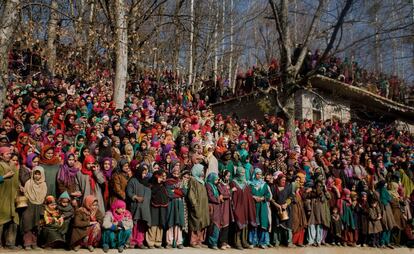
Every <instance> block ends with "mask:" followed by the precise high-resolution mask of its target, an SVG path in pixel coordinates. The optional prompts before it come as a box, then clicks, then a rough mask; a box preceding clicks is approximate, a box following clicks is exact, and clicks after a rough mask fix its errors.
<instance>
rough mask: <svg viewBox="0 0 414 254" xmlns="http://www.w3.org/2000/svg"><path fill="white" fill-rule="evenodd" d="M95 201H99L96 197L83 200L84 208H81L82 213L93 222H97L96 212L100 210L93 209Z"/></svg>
mask: <svg viewBox="0 0 414 254" xmlns="http://www.w3.org/2000/svg"><path fill="white" fill-rule="evenodd" d="M95 201H98V199H96V197H95V196H93V195H88V196H86V197H85V199H84V200H83V204H82V205H83V206H82V207H81V208H79V209H80V210H81V211H83V212H84V213H85V214H86V215H88V216H89V218H90V220H91V221H96V212H97V211H98V208H93V207H92V205H93V203H94V202H95Z"/></svg>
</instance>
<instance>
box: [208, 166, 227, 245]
mask: <svg viewBox="0 0 414 254" xmlns="http://www.w3.org/2000/svg"><path fill="white" fill-rule="evenodd" d="M218 180H219V177H218V175H217V173H215V172H212V173H210V174H209V175H208V176H207V183H206V189H207V195H208V210H209V213H210V227H209V229H208V233H207V235H208V238H207V242H208V245H209V247H210V248H212V249H215V250H217V249H218V247H217V245H218V240H219V235H220V221H221V220H220V219H221V216H222V215H221V210H220V204H221V203H222V202H223V196H222V195H220V193H219V190H218V188H217V184H218V182H219V181H218Z"/></svg>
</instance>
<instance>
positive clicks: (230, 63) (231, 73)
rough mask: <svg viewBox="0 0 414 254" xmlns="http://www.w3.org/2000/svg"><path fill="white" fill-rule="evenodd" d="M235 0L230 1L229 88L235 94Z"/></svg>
mask: <svg viewBox="0 0 414 254" xmlns="http://www.w3.org/2000/svg"><path fill="white" fill-rule="evenodd" d="M233 18H234V15H233V0H230V59H229V76H228V79H229V86H230V88H231V89H232V91H233V92H234V85H233V77H232V76H233V47H234V46H233V30H234V20H233Z"/></svg>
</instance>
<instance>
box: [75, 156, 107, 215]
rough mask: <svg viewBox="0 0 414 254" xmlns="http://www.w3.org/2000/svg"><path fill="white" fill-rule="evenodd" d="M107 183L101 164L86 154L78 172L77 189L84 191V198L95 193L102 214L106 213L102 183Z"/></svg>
mask: <svg viewBox="0 0 414 254" xmlns="http://www.w3.org/2000/svg"><path fill="white" fill-rule="evenodd" d="M104 183H105V177H104V176H103V174H102V172H101V170H100V169H99V165H98V164H97V163H96V162H95V158H94V157H93V156H92V155H88V156H86V158H85V160H84V161H83V164H82V169H81V170H80V171H79V172H78V173H77V174H76V190H78V191H80V192H81V193H82V197H83V200H85V197H86V196H88V195H93V196H95V197H96V198H97V200H98V207H99V210H100V211H101V213H102V214H104V213H105V207H104V204H105V203H104V199H103V195H102V188H101V185H102V184H104Z"/></svg>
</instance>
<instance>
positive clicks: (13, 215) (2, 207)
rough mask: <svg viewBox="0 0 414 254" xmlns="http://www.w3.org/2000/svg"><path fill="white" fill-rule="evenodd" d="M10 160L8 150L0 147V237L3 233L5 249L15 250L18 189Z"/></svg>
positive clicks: (16, 174) (17, 178) (16, 172)
mask: <svg viewBox="0 0 414 254" xmlns="http://www.w3.org/2000/svg"><path fill="white" fill-rule="evenodd" d="M10 159H11V151H10V148H9V147H8V146H2V147H0V176H2V178H3V183H1V184H0V197H1V199H0V237H2V236H3V232H4V233H5V236H4V239H5V245H6V247H7V248H9V249H17V247H16V246H15V243H16V235H17V224H18V223H19V215H18V214H17V212H16V209H15V204H14V202H15V199H16V196H17V191H18V188H19V174H18V171H17V169H16V167H15V166H14V165H12V164H11V163H10ZM1 247H2V244H1V243H0V248H1Z"/></svg>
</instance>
